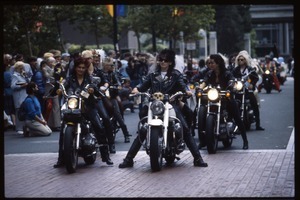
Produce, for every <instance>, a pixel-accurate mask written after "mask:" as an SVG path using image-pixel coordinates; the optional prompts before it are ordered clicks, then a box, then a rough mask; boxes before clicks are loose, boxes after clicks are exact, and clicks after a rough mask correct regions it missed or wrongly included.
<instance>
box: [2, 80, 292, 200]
mask: <svg viewBox="0 0 300 200" xmlns="http://www.w3.org/2000/svg"><path fill="white" fill-rule="evenodd" d="M260 99H261V108H260V111H261V125H262V126H263V127H264V128H265V129H266V130H265V131H255V130H254V127H255V125H252V127H251V129H252V130H251V131H249V132H247V134H248V140H249V150H242V140H241V138H240V136H238V137H237V139H235V140H234V141H233V144H232V147H231V148H230V149H222V145H221V144H220V145H219V149H218V151H217V153H216V154H208V153H207V151H206V149H205V148H204V149H202V150H200V151H201V154H202V157H203V159H204V161H205V162H207V163H208V167H207V168H198V167H194V166H193V157H192V155H191V153H190V152H189V150H185V151H184V152H183V153H181V154H180V155H179V157H180V158H181V159H180V160H178V161H176V162H175V163H174V164H173V165H172V166H163V168H162V170H161V171H159V172H155V173H153V172H151V168H150V162H149V156H148V155H147V154H146V153H145V152H144V151H143V150H142V149H141V151H140V152H139V153H138V154H137V156H136V157H135V159H134V161H135V162H134V166H133V167H132V168H127V169H119V168H118V165H119V163H120V162H122V160H123V158H124V157H125V155H126V153H127V150H128V149H129V147H130V145H131V143H124V137H123V135H122V132H119V133H118V137H117V139H116V149H117V152H116V154H111V159H112V161H113V162H114V165H113V166H108V165H106V163H103V162H102V161H101V159H100V158H99V157H98V158H97V160H96V162H95V164H93V165H89V166H87V165H85V164H84V161H83V159H82V158H80V159H79V162H78V168H77V172H76V173H74V174H68V173H67V172H66V170H65V168H59V169H54V168H53V167H52V166H53V164H54V163H55V162H56V160H57V148H58V133H57V132H55V133H53V134H52V135H51V136H50V137H35V138H34V137H31V138H24V137H21V136H19V135H16V134H15V133H14V132H12V131H9V132H5V133H4V143H5V156H4V169H5V171H4V172H5V173H4V176H5V179H4V183H5V188H4V190H5V194H4V196H5V197H7V198H16V197H19V198H20V197H25V198H26V197H27V198H28V197H29V198H32V197H40V198H43V197H46V198H47V197H56V198H59V197H61V198H64V197H87V198H88V197H97V198H105V197H106V198H108V197H118V198H120V197H127V198H128V197H129V198H133V197H140V198H141V197H198V198H203V197H210V198H211V197H230V198H232V197H238V198H239V197H254V198H261V197H272V198H279V197H285V199H293V198H294V197H295V195H296V190H295V154H294V132H293V127H294V115H293V114H291V113H294V80H293V79H292V78H289V79H288V81H287V82H286V83H285V85H284V86H282V92H281V93H278V92H277V91H273V92H272V93H271V94H266V93H265V91H264V90H262V93H260ZM137 112H138V111H137V110H136V113H130V112H126V114H125V120H126V123H127V124H128V128H129V130H130V133H132V134H133V136H132V137H131V142H132V141H133V138H134V136H135V132H136V126H137V118H138V117H137ZM195 139H196V141H197V137H196V136H195ZM197 143H198V141H197Z"/></svg>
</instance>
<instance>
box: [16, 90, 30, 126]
mask: <svg viewBox="0 0 300 200" xmlns="http://www.w3.org/2000/svg"><path fill="white" fill-rule="evenodd" d="M27 98H29V96H27V97H26V98H25V99H24V101H23V102H22V103H21V106H20V108H19V110H18V119H19V120H20V121H25V120H26V113H27V112H26V108H25V100H26V99H27Z"/></svg>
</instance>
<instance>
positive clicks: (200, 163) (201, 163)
mask: <svg viewBox="0 0 300 200" xmlns="http://www.w3.org/2000/svg"><path fill="white" fill-rule="evenodd" d="M194 166H195V167H207V166H208V165H207V163H206V162H204V160H203V158H202V157H201V156H200V157H199V158H197V159H196V158H195V159H194Z"/></svg>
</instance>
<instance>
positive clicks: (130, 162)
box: [119, 133, 146, 168]
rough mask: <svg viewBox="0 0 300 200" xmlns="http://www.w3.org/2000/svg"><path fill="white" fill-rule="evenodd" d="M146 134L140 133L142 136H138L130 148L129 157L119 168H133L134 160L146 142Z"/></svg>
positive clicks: (127, 156)
mask: <svg viewBox="0 0 300 200" xmlns="http://www.w3.org/2000/svg"><path fill="white" fill-rule="evenodd" d="M145 137H146V133H140V136H139V135H138V136H137V137H136V138H135V139H134V141H133V143H132V145H131V147H130V148H129V150H128V152H127V155H126V157H125V159H124V160H123V162H122V163H121V164H120V165H119V168H127V167H133V158H134V157H135V156H136V154H137V152H138V151H139V149H140V148H141V146H142V142H143V141H144V140H145Z"/></svg>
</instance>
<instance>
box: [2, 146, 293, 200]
mask: <svg viewBox="0 0 300 200" xmlns="http://www.w3.org/2000/svg"><path fill="white" fill-rule="evenodd" d="M126 153H127V151H119V152H117V153H116V154H112V155H111V159H112V160H113V162H114V165H113V166H108V165H106V164H105V163H103V162H102V161H101V159H100V158H99V157H98V158H97V160H96V163H95V164H94V165H90V166H86V165H85V164H84V161H83V159H81V158H80V159H79V166H78V169H77V172H76V173H74V174H68V173H67V172H66V170H65V168H60V169H54V168H53V167H52V166H53V164H54V163H55V162H56V160H57V154H56V153H55V154H54V153H45V154H12V155H5V157H4V162H5V163H4V164H5V165H4V166H5V180H4V181H5V182H4V184H5V188H4V189H5V197H7V198H15V197H25V198H26V197H40V198H42V197H99V198H101V197H286V198H293V197H294V195H295V167H294V166H295V161H294V160H295V159H294V157H295V155H294V147H293V146H292V148H290V149H287V150H226V151H218V152H217V153H216V154H214V155H209V154H207V152H206V151H205V150H201V153H202V156H203V159H204V160H205V161H206V162H207V163H208V167H207V168H198V167H194V166H193V157H192V155H191V154H190V152H189V151H188V150H185V151H184V152H183V153H182V154H180V156H179V157H180V158H181V160H179V161H177V162H176V163H175V164H173V166H171V167H167V166H164V167H163V168H162V170H161V171H160V172H155V173H153V172H151V169H150V161H149V157H148V155H147V154H146V153H145V152H144V151H140V152H139V153H138V154H137V156H136V158H135V164H134V167H133V168H127V169H119V168H118V165H119V163H121V162H122V159H123V158H124V157H125V155H126ZM98 155H99V154H98Z"/></svg>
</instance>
